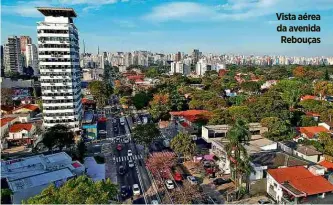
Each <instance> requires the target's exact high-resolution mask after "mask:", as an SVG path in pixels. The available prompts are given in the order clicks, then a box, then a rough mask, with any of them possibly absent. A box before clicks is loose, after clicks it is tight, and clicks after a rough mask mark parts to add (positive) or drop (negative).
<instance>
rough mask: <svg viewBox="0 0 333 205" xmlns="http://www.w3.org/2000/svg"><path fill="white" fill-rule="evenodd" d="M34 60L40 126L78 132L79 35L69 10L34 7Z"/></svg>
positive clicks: (79, 115)
mask: <svg viewBox="0 0 333 205" xmlns="http://www.w3.org/2000/svg"><path fill="white" fill-rule="evenodd" d="M37 10H38V11H40V12H41V13H42V14H43V15H44V16H45V19H44V21H43V22H38V23H37V33H38V34H37V36H38V52H39V55H38V59H39V70H40V80H41V86H42V100H43V119H44V126H45V127H46V128H47V127H51V126H54V125H56V124H66V125H69V126H71V127H72V128H74V130H78V129H79V128H80V124H81V119H82V104H81V98H82V97H81V79H80V69H79V35H78V31H77V28H76V27H75V25H74V23H73V18H75V17H76V13H75V11H74V10H73V9H71V8H48V7H38V8H37Z"/></svg>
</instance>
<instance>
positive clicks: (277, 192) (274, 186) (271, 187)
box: [267, 173, 283, 202]
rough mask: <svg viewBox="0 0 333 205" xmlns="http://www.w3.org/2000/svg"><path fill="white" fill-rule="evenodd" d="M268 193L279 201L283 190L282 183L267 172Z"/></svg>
mask: <svg viewBox="0 0 333 205" xmlns="http://www.w3.org/2000/svg"><path fill="white" fill-rule="evenodd" d="M267 193H268V194H269V195H270V196H271V197H272V198H273V199H274V200H275V201H277V202H279V201H281V198H282V195H283V192H282V188H281V186H280V184H279V183H278V182H277V181H276V180H275V179H274V178H273V177H272V176H271V175H270V174H269V173H267Z"/></svg>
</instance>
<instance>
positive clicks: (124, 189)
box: [120, 186, 130, 197]
mask: <svg viewBox="0 0 333 205" xmlns="http://www.w3.org/2000/svg"><path fill="white" fill-rule="evenodd" d="M129 192H130V188H129V187H128V186H121V188H120V193H121V196H122V197H127V196H128V195H129Z"/></svg>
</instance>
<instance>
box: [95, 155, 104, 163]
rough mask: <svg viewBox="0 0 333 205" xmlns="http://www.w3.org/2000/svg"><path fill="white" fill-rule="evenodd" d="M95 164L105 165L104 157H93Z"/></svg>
mask: <svg viewBox="0 0 333 205" xmlns="http://www.w3.org/2000/svg"><path fill="white" fill-rule="evenodd" d="M94 158H95V160H96V162H97V164H104V163H105V159H104V157H101V156H94Z"/></svg>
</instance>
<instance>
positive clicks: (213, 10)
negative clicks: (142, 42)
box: [143, 0, 333, 22]
mask: <svg viewBox="0 0 333 205" xmlns="http://www.w3.org/2000/svg"><path fill="white" fill-rule="evenodd" d="M330 9H333V0H316V1H313V0H293V1H290V0H228V1H227V3H226V4H221V5H215V6H208V5H205V4H200V3H192V2H173V3H165V4H162V5H159V6H156V7H154V8H153V9H152V11H151V12H150V13H149V14H147V15H145V16H144V17H143V18H144V19H147V20H151V21H155V22H163V21H169V20H178V21H221V20H246V19H249V18H254V17H260V16H266V15H270V14H275V13H276V12H285V13H286V12H301V11H304V12H308V11H318V10H330Z"/></svg>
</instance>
